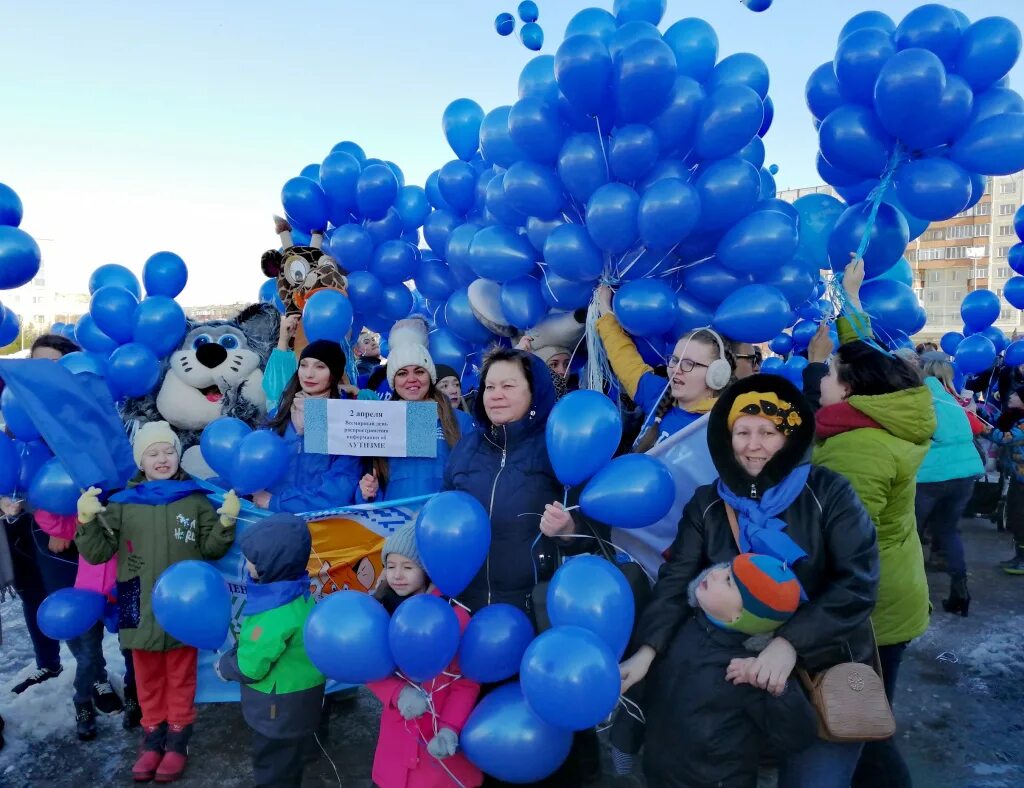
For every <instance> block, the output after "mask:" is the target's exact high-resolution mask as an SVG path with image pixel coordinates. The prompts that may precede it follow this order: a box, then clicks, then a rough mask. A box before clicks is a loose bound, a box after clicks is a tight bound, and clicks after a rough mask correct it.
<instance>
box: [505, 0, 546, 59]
mask: <svg viewBox="0 0 1024 788" xmlns="http://www.w3.org/2000/svg"><path fill="white" fill-rule="evenodd" d="M518 11H519V18H520V19H521V20H523V28H522V30H521V31H520V32H519V39H520V40H521V41H522V42H523V46H524V47H526V48H527V49H530V50H532V51H534V52H537V51H539V50H540V49H541V48H542V47H543V46H544V30H543V28H541V26H540V25H539V24H537V19H538V18H539V17H540V10H539V9H538V8H537V4H536V3H535V2H533V0H523V2H521V3H520V4H519V9H518ZM494 29H495V30H496V31H497V32H498V35H499V36H510V35H512V33H513V32H515V29H516V18H515V17H514V16H512V14H510V13H508V12H507V11H505V12H502V13H500V14H498V16H497V17H496V18H495V20H494Z"/></svg>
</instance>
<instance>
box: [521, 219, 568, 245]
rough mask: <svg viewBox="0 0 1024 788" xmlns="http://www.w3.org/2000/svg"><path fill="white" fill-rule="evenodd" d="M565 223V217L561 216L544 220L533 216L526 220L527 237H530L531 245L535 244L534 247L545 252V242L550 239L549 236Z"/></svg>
mask: <svg viewBox="0 0 1024 788" xmlns="http://www.w3.org/2000/svg"><path fill="white" fill-rule="evenodd" d="M563 224H565V219H563V218H561V217H559V218H557V219H551V220H544V219H538V218H536V217H534V216H531V217H530V218H529V219H527V220H526V237H527V238H528V239H530V245H531V246H533V248H534V249H536V250H537V251H538V252H543V251H544V244H546V243H547V241H548V236H549V235H551V233H553V232H554V231H555V229H556V228H558V227H561V226H562V225H563Z"/></svg>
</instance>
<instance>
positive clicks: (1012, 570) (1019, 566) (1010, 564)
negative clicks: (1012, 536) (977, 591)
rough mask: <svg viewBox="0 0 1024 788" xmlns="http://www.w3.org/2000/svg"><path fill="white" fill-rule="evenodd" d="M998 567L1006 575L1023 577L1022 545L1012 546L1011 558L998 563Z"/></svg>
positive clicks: (1023, 552) (1023, 547)
mask: <svg viewBox="0 0 1024 788" xmlns="http://www.w3.org/2000/svg"><path fill="white" fill-rule="evenodd" d="M999 566H1001V567H1002V568H1003V571H1004V572H1006V574H1008V575H1024V544H1018V545H1014V554H1013V558H1011V559H1010V560H1009V561H1002V562H1000V564H999Z"/></svg>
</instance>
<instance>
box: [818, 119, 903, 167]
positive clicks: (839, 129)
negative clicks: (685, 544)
mask: <svg viewBox="0 0 1024 788" xmlns="http://www.w3.org/2000/svg"><path fill="white" fill-rule="evenodd" d="M818 134H819V139H820V145H821V152H822V155H824V157H825V158H826V159H827V160H828V162H829V163H830V164H832V165H833V166H835V167H838V168H839V169H841V170H844V171H846V172H849V173H853V174H856V175H860V176H862V177H864V178H869V177H878V176H879V175H881V173H882V171H883V170H884V169H885V167H886V165H887V164H888V163H889V155H890V152H891V150H892V144H893V140H892V137H890V136H889V134H888V132H886V130H885V129H884V128H883V127H882V124H881V123H880V122H879V120H878V118H877V117H876V116H875V114H874V112H872V111H871V110H870V109H868V108H867V107H862V106H859V105H856V104H844V105H843V106H841V107H839V108H838V109H836V110H833V111H832V112H831V113H829V115H828V117H827V118H825V119H824V120H823V121H822V122H821V128H819V129H818Z"/></svg>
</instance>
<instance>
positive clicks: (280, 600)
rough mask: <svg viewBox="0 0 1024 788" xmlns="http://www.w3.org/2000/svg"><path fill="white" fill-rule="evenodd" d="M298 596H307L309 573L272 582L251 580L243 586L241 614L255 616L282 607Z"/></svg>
mask: <svg viewBox="0 0 1024 788" xmlns="http://www.w3.org/2000/svg"><path fill="white" fill-rule="evenodd" d="M300 596H305V597H306V598H307V599H308V598H309V575H305V574H304V575H303V576H302V577H296V578H295V579H294V580H278V581H277V582H274V583H257V582H256V581H254V580H251V579H250V581H249V582H248V584H246V586H245V607H244V608H242V614H243V615H246V616H255V615H256V614H257V613H264V612H266V611H267V610H273V609H274V608H275V607H283V606H284V605H287V604H288V603H289V602H291V601H292V600H293V599H298V598H299V597H300Z"/></svg>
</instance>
